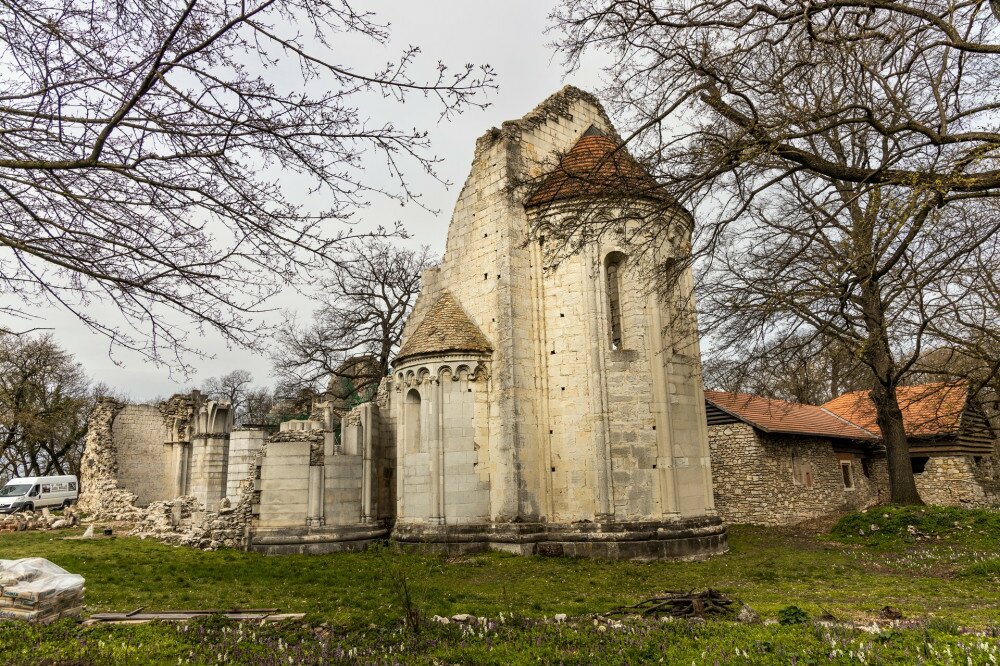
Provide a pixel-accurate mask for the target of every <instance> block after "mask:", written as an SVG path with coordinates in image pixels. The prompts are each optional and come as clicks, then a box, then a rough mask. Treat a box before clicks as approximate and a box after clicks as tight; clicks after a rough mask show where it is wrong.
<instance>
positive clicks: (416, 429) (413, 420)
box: [403, 389, 420, 453]
mask: <svg viewBox="0 0 1000 666" xmlns="http://www.w3.org/2000/svg"><path fill="white" fill-rule="evenodd" d="M403 410H404V413H403V423H404V427H405V429H406V438H405V440H406V452H407V453H420V392H419V391H417V389H410V390H409V391H408V392H407V394H406V400H404V401H403Z"/></svg>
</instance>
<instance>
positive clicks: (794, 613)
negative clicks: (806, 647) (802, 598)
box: [778, 605, 809, 625]
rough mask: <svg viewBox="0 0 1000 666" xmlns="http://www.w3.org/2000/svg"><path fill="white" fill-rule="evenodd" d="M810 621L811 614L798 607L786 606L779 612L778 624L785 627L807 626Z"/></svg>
mask: <svg viewBox="0 0 1000 666" xmlns="http://www.w3.org/2000/svg"><path fill="white" fill-rule="evenodd" d="M808 621H809V613H807V612H805V611H804V610H802V609H801V608H799V607H798V606H794V605H792V606H785V607H784V608H782V609H781V610H779V611H778V623H779V624H783V625H789V624H805V623H806V622H808Z"/></svg>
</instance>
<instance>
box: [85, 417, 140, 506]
mask: <svg viewBox="0 0 1000 666" xmlns="http://www.w3.org/2000/svg"><path fill="white" fill-rule="evenodd" d="M123 407H124V405H123V404H122V403H120V402H118V401H116V400H113V399H111V398H101V399H99V400H98V401H97V405H95V406H94V410H93V411H92V412H91V413H90V419H89V421H88V425H87V437H86V440H85V442H84V450H83V457H82V459H81V461H80V497H79V500H78V502H77V506H78V507H79V509H80V511H81V512H83V513H87V514H90V515H91V516H94V517H97V518H102V519H104V520H134V519H135V518H137V517H138V516H139V513H140V510H139V509H137V508H136V506H135V501H136V495H135V493H133V492H131V491H129V490H126V489H125V488H122V487H121V485H120V482H119V478H120V472H119V467H118V456H117V451H116V449H115V438H114V434H113V424H114V420H115V416H116V415H117V414H118V412H119V411H121V409H122V408H123Z"/></svg>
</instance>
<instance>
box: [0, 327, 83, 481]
mask: <svg viewBox="0 0 1000 666" xmlns="http://www.w3.org/2000/svg"><path fill="white" fill-rule="evenodd" d="M93 404H94V396H93V394H92V392H91V391H90V390H89V388H88V381H87V378H86V376H85V375H84V373H83V370H82V368H81V367H80V365H79V364H78V363H76V362H75V361H74V360H73V358H72V357H71V356H70V355H69V354H67V353H66V352H65V351H64V350H62V349H60V348H59V347H58V345H56V343H55V342H54V340H53V338H52V336H51V335H41V336H29V335H24V336H15V335H10V334H5V335H0V478H7V479H10V478H12V477H16V476H25V475H43V474H61V473H77V472H78V471H79V463H80V455H81V454H82V452H83V437H84V435H85V434H86V431H87V417H88V415H89V414H90V410H91V408H92V407H93Z"/></svg>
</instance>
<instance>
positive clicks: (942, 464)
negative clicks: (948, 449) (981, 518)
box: [913, 456, 989, 507]
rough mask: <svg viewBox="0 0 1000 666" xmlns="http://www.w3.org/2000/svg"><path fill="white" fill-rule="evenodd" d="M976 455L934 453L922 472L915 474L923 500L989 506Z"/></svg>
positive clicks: (947, 503)
mask: <svg viewBox="0 0 1000 666" xmlns="http://www.w3.org/2000/svg"><path fill="white" fill-rule="evenodd" d="M976 477H977V470H976V464H975V462H974V461H973V459H972V456H931V457H930V459H928V461H927V465H926V467H925V468H924V471H923V473H922V474H914V475H913V478H914V480H915V481H916V483H917V492H919V493H920V499H922V500H923V501H924V502H926V503H927V504H939V505H942V506H964V507H984V506H988V505H989V501H988V499H987V496H986V493H985V492H984V490H983V486H982V485H981V483H980V481H979V479H977V478H976Z"/></svg>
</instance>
